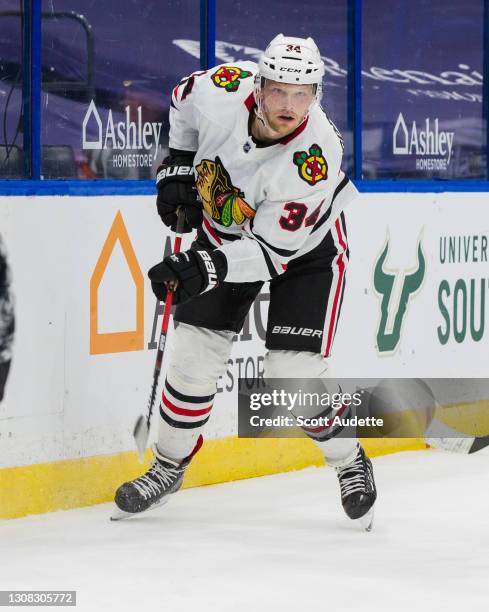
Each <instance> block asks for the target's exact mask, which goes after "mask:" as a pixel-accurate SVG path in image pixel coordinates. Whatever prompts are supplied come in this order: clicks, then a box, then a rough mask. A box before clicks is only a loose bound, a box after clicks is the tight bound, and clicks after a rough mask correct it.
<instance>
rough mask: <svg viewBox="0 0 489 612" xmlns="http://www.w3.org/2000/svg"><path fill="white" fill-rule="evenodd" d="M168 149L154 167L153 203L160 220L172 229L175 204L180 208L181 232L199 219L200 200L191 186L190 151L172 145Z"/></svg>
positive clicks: (191, 228) (173, 227)
mask: <svg viewBox="0 0 489 612" xmlns="http://www.w3.org/2000/svg"><path fill="white" fill-rule="evenodd" d="M171 153H172V154H171V155H170V157H167V158H166V159H165V160H164V162H163V163H162V164H161V166H159V167H158V170H157V171H156V188H157V189H158V196H157V199H156V207H157V209H158V214H159V215H160V217H161V220H162V221H163V223H164V224H165V225H167V226H168V227H170V228H171V229H172V230H173V231H175V230H176V225H177V208H182V209H183V212H184V216H185V221H184V224H183V228H182V232H183V233H188V232H191V231H192V230H193V229H195V228H197V227H200V225H201V223H202V202H201V201H200V198H199V195H198V193H197V188H196V186H195V174H194V167H193V160H194V153H190V152H185V151H176V150H174V149H171Z"/></svg>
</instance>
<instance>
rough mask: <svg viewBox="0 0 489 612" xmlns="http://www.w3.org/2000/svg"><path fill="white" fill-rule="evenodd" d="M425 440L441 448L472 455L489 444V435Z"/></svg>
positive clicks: (434, 446)
mask: <svg viewBox="0 0 489 612" xmlns="http://www.w3.org/2000/svg"><path fill="white" fill-rule="evenodd" d="M425 442H426V443H427V444H429V445H430V446H432V447H433V448H437V449H439V450H444V451H449V452H451V453H459V454H462V455H472V454H473V453H477V452H478V451H480V450H482V449H483V448H486V446H489V436H483V437H481V438H475V437H474V436H470V437H467V438H425Z"/></svg>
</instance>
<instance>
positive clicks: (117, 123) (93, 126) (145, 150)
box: [82, 100, 162, 167]
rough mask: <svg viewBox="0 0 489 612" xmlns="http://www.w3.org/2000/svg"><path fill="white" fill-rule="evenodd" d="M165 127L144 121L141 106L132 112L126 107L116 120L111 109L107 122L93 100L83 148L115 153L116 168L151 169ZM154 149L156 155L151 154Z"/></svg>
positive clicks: (88, 113) (88, 115) (157, 123)
mask: <svg viewBox="0 0 489 612" xmlns="http://www.w3.org/2000/svg"><path fill="white" fill-rule="evenodd" d="M134 115H135V117H134ZM161 128H162V124H161V123H160V122H151V121H143V109H142V107H141V106H138V107H137V109H132V111H131V107H130V106H126V107H125V109H124V112H123V113H119V114H118V115H117V116H116V118H115V119H114V114H113V113H112V110H111V109H109V111H108V114H107V117H106V120H105V122H103V121H102V118H101V115H100V112H99V110H98V108H97V106H96V104H95V102H94V101H93V100H92V101H91V102H90V104H89V106H88V109H87V112H86V113H85V116H84V118H83V123H82V148H83V149H84V150H88V151H90V150H99V151H100V150H110V151H112V153H113V154H115V155H113V158H112V159H113V165H114V166H119V167H122V166H126V167H135V166H136V167H137V166H151V165H152V164H153V161H154V159H155V158H156V155H157V153H158V146H159V142H160V134H161ZM153 148H154V153H150V151H151V150H152V149H153ZM136 152H137V153H136Z"/></svg>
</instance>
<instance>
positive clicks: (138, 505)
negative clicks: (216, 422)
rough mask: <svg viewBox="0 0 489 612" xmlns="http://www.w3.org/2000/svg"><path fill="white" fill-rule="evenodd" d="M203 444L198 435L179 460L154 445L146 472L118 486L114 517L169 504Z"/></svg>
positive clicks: (115, 518) (118, 518)
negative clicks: (167, 455)
mask: <svg viewBox="0 0 489 612" xmlns="http://www.w3.org/2000/svg"><path fill="white" fill-rule="evenodd" d="M201 446H202V440H201V438H199V441H198V443H197V445H196V447H195V449H194V450H193V452H192V454H191V455H189V456H188V457H186V458H185V459H183V461H180V462H178V461H175V460H174V459H170V458H169V457H164V456H163V455H162V454H161V453H160V452H158V449H157V448H156V445H155V446H154V448H153V452H154V454H155V457H154V459H153V463H152V464H151V466H150V468H149V470H148V471H147V472H146V474H143V475H142V476H140V477H139V478H136V479H135V480H130V481H129V482H125V483H124V484H122V485H121V486H120V487H119V488H118V489H117V491H116V494H115V499H114V501H115V503H116V506H117V508H118V510H119V511H118V512H117V513H116V514H114V515H113V516H112V517H111V520H113V521H117V520H121V519H125V518H129V517H130V516H135V515H137V514H140V513H142V512H146V510H150V509H153V508H157V507H158V506H162V505H163V504H166V502H167V501H168V499H169V497H170V495H172V494H173V493H176V492H177V491H178V490H179V489H180V487H181V486H182V482H183V476H184V474H185V470H186V469H187V467H188V465H189V463H190V461H191V460H192V458H193V456H194V455H195V453H196V452H197V451H198V450H199V449H200V447H201Z"/></svg>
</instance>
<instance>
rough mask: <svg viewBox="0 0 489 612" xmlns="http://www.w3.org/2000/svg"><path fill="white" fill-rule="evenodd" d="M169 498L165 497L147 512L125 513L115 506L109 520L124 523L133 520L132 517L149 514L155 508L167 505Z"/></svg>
mask: <svg viewBox="0 0 489 612" xmlns="http://www.w3.org/2000/svg"><path fill="white" fill-rule="evenodd" d="M169 497H170V496H169V495H167V496H166V497H164V498H163V499H162V500H161V501H160V502H158V503H157V504H153V505H152V506H150V507H149V508H148V509H147V510H143V511H141V512H126V511H125V510H121V509H120V508H118V507H117V506H116V507H115V510H114V512H113V513H112V514H111V515H110V520H111V521H125V520H126V519H130V518H133V517H134V516H141V515H142V514H146V513H148V512H150V511H151V510H156V508H161V506H164V505H165V504H167V503H168V498H169Z"/></svg>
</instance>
